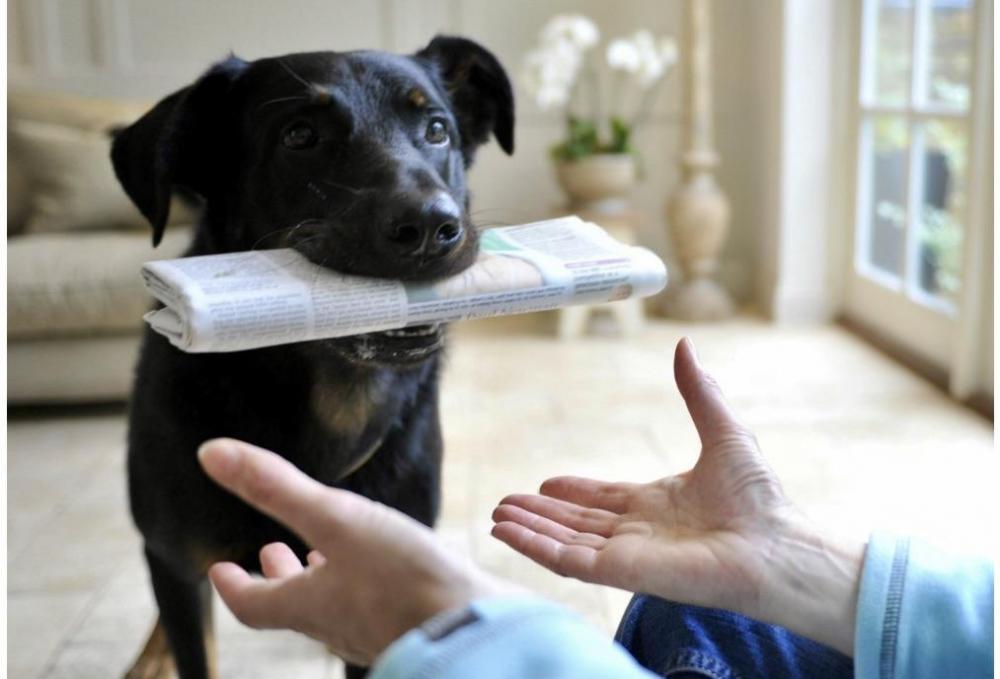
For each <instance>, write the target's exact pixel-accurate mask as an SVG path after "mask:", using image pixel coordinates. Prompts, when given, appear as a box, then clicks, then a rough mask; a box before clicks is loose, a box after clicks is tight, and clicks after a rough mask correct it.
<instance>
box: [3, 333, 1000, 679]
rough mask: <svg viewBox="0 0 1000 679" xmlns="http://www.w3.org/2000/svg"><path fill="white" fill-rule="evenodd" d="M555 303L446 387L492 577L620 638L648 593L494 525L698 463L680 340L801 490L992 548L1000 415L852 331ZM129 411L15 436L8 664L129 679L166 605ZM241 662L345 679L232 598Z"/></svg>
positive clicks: (230, 645) (454, 496) (233, 668)
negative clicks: (494, 533) (563, 330)
mask: <svg viewBox="0 0 1000 679" xmlns="http://www.w3.org/2000/svg"><path fill="white" fill-rule="evenodd" d="M549 325H551V318H549V317H525V318H521V319H505V320H504V321H484V322H479V323H472V324H466V325H465V326H463V327H461V328H459V330H458V332H457V336H456V339H455V341H454V343H453V350H452V354H451V358H450V361H449V363H450V366H449V369H448V372H447V376H446V380H445V383H446V386H445V389H444V396H443V399H444V403H443V410H444V417H445V430H446V439H447V463H446V466H445V474H444V488H445V505H444V513H443V516H442V519H441V522H440V533H441V535H442V537H443V539H445V540H446V541H447V542H448V543H449V544H451V545H452V546H453V547H454V548H455V549H457V550H461V551H462V552H463V553H465V554H467V555H468V557H469V558H470V559H472V560H474V561H476V562H478V563H480V564H482V565H484V566H485V567H487V568H490V569H492V570H493V571H495V572H497V573H499V574H501V575H504V576H506V577H509V578H512V579H514V580H517V581H519V582H521V583H523V584H525V585H528V586H530V587H532V588H534V589H536V590H537V591H539V592H541V593H543V594H545V595H547V596H550V597H552V598H555V599H557V600H559V601H561V602H564V603H565V604H567V605H569V606H571V607H572V608H574V609H576V610H578V611H580V612H581V613H582V614H583V615H585V616H586V617H588V618H589V619H591V620H593V621H594V622H595V623H596V624H598V625H601V626H602V627H603V628H605V629H606V630H608V631H609V633H610V631H611V630H612V629H613V628H614V625H615V623H616V621H617V618H618V616H619V614H620V613H621V610H622V608H623V606H624V604H625V602H626V601H627V595H625V594H624V593H621V592H617V591H613V590H609V589H606V588H601V587H594V586H589V585H584V584H581V583H576V582H572V581H568V580H563V579H560V578H558V577H556V576H554V575H551V574H549V573H547V572H545V571H543V570H542V569H541V568H539V567H536V566H534V565H533V564H531V563H530V562H528V561H526V560H525V559H523V558H521V557H519V556H518V555H516V554H514V553H513V552H511V551H510V550H509V549H507V548H506V547H504V546H503V545H501V544H498V543H497V542H496V541H494V540H493V539H492V538H491V537H490V536H489V532H488V529H489V526H490V520H489V516H490V512H491V510H492V508H493V506H494V505H495V503H496V501H497V500H498V499H499V498H500V497H502V496H503V495H505V494H507V493H510V492H515V491H526V490H533V489H535V488H536V487H537V486H538V483H539V482H540V481H542V480H543V479H545V478H546V477H548V476H550V475H555V474H560V473H574V474H581V475H593V476H595V477H600V478H613V479H630V480H642V479H650V478H654V477H657V476H660V475H665V474H670V473H675V472H679V471H682V470H684V469H685V468H687V467H688V466H689V465H691V464H692V462H693V461H694V459H695V456H696V454H697V450H698V446H697V441H696V438H695V436H694V432H693V429H692V427H691V425H690V423H689V421H688V419H687V416H686V414H685V412H684V409H683V404H682V402H681V400H680V397H679V396H678V395H677V393H676V390H675V389H674V386H673V382H672V377H671V354H672V348H673V346H674V343H675V342H676V340H677V339H678V338H679V337H680V336H681V335H682V334H690V335H691V336H692V337H693V338H694V340H695V342H696V344H697V346H698V348H699V352H700V354H701V357H702V360H703V362H704V363H705V364H706V365H707V366H708V367H709V368H710V370H711V371H712V372H713V373H714V375H715V376H716V378H717V379H718V380H719V381H720V382H721V383H722V385H723V387H724V388H725V390H726V391H727V393H728V394H729V395H730V398H731V400H732V401H733V403H734V404H735V405H736V407H737V408H738V409H739V411H740V412H741V413H742V415H743V417H744V419H745V420H746V421H747V422H748V423H750V424H751V425H752V426H753V427H754V428H755V429H756V431H757V433H758V438H759V440H760V443H761V445H762V446H763V448H764V451H765V453H766V454H767V455H768V457H769V459H770V460H771V461H772V463H773V465H774V466H775V467H776V468H777V470H778V472H779V473H780V474H781V475H782V477H783V478H784V479H785V482H786V487H787V490H788V492H789V493H790V494H791V495H792V497H793V498H794V499H795V500H797V501H798V502H799V503H800V504H801V505H803V506H804V507H805V508H806V509H807V510H808V511H809V512H810V513H811V514H812V515H813V516H814V517H815V518H816V519H817V520H819V521H821V522H823V523H826V524H829V525H831V526H834V527H836V528H838V529H840V530H841V531H844V532H849V533H856V534H864V533H865V532H866V530H867V529H868V528H869V527H872V526H892V527H895V528H899V529H902V530H907V531H913V532H917V533H921V534H924V535H928V536H931V537H933V538H936V539H937V540H938V541H939V542H943V543H945V544H947V545H951V546H955V547H960V548H975V547H976V546H977V545H979V543H980V542H981V541H982V540H983V539H984V536H987V535H997V534H1000V532H998V531H997V530H996V528H995V526H989V525H986V524H987V521H989V516H990V514H989V512H988V511H987V508H988V506H989V505H990V502H991V499H990V498H991V496H992V495H994V494H995V479H996V475H995V465H994V455H993V429H992V426H991V425H990V423H988V422H986V421H984V420H982V419H981V418H979V417H978V416H976V415H975V414H973V413H971V412H969V411H967V410H965V409H963V408H961V407H959V406H957V405H955V404H954V403H952V402H951V401H949V400H948V399H947V398H945V396H944V395H942V394H941V393H939V392H938V391H936V390H935V389H934V388H932V387H930V386H929V385H927V384H926V383H924V382H923V381H921V380H920V379H918V378H916V377H914V376H912V375H911V374H910V373H908V372H907V371H906V370H904V369H902V368H899V367H897V366H896V365H895V364H893V363H892V362H890V361H889V360H887V359H886V358H885V357H884V356H882V355H880V354H879V353H877V352H876V351H874V350H872V349H870V348H869V347H867V346H866V345H865V344H863V343H861V342H860V341H858V340H856V339H855V338H853V337H852V336H851V335H849V334H847V333H846V332H844V331H843V330H841V329H838V328H835V327H825V328H791V329H787V328H783V329H775V328H773V327H771V326H769V325H766V324H764V323H762V322H759V321H755V320H749V319H744V320H739V321H734V322H731V323H725V324H720V325H711V326H697V327H685V326H682V325H678V324H667V323H657V324H655V325H652V326H650V327H649V328H648V329H647V330H646V331H645V332H644V333H643V334H642V335H641V336H640V337H638V338H637V339H635V340H633V341H631V342H624V341H621V340H617V339H614V338H588V339H585V340H582V341H578V342H571V343H560V342H558V341H556V340H554V339H551V337H550V336H549V335H548V334H546V331H547V329H548V326H549ZM123 441H124V420H123V416H122V415H121V413H119V412H104V413H97V414H95V413H90V414H82V415H66V414H62V415H59V416H58V417H48V418H40V417H30V418H23V417H22V418H15V419H12V420H11V422H10V427H9V430H8V444H9V461H8V474H9V477H8V482H9V483H8V489H9V505H8V516H9V519H8V532H9V542H8V554H9V560H8V578H9V584H8V611H9V618H8V630H9V631H8V650H9V658H8V671H9V676H11V677H13V678H15V679H21V678H25V679H26V678H30V677H40V676H44V677H73V678H88V677H102V678H103V677H109V676H117V675H120V674H121V672H122V670H124V669H125V668H126V666H127V665H128V663H129V662H130V660H131V659H132V657H133V655H134V654H135V653H136V651H137V650H138V649H139V647H140V645H141V643H142V641H143V640H144V639H145V635H146V633H147V631H148V628H149V626H150V625H151V624H152V622H153V617H154V609H153V604H152V598H151V594H150V592H149V589H148V587H147V585H146V581H145V577H146V576H145V571H144V566H143V563H142V560H141V557H140V553H139V543H138V540H137V538H136V535H135V533H134V532H133V529H132V527H131V524H130V521H129V518H128V514H127V510H126V505H125V497H124V483H123V466H122V460H123V457H124V453H123V447H124V446H123ZM219 611H220V613H219V616H218V618H219V619H220V620H221V622H220V628H221V629H220V633H219V645H220V647H219V651H220V653H219V655H220V669H221V673H222V676H223V677H241V678H252V677H293V676H294V677H297V678H302V679H308V678H310V677H316V678H320V677H331V678H332V677H339V676H340V669H339V663H338V662H337V661H335V660H333V659H331V658H330V657H329V656H328V655H327V654H326V652H325V650H324V649H323V647H322V646H320V645H319V644H316V643H313V642H311V641H309V640H306V639H303V638H299V637H297V636H296V635H294V634H291V633H279V632H254V631H252V630H248V629H244V628H242V627H241V626H240V625H239V624H238V623H237V622H235V620H233V619H232V617H231V616H229V615H228V613H226V612H224V611H223V610H222V607H221V606H220V607H219Z"/></svg>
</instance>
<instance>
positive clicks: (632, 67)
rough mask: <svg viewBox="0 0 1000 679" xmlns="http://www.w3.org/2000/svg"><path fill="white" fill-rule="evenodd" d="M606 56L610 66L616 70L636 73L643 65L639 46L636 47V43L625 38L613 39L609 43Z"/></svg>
mask: <svg viewBox="0 0 1000 679" xmlns="http://www.w3.org/2000/svg"><path fill="white" fill-rule="evenodd" d="M605 57H606V59H607V61H608V66H610V67H611V68H612V69H614V70H616V71H625V72H626V73H635V72H637V71H638V70H639V67H640V66H641V59H640V57H639V50H638V48H636V46H635V44H634V43H632V42H630V41H628V40H625V39H624V38H617V39H615V40H612V41H611V43H610V44H608V49H607V52H606V53H605Z"/></svg>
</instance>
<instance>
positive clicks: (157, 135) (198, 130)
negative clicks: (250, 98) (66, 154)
mask: <svg viewBox="0 0 1000 679" xmlns="http://www.w3.org/2000/svg"><path fill="white" fill-rule="evenodd" d="M247 66H248V64H247V62H245V61H243V60H242V59H239V58H238V57H235V56H231V57H229V58H228V59H226V60H225V61H222V62H220V63H218V64H216V65H215V66H213V67H212V68H210V69H209V70H208V71H207V72H206V73H205V74H204V75H202V76H201V78H199V79H198V80H197V81H196V82H195V83H194V84H193V85H190V86H188V87H185V88H184V89H182V90H178V91H177V92H174V93H173V94H171V95H170V96H169V97H167V98H166V99H164V100H162V101H161V102H160V103H158V104H157V105H156V106H154V107H153V109H152V110H151V111H149V112H148V113H147V114H146V115H144V116H143V117H142V118H140V119H139V120H138V121H136V122H135V123H133V124H132V125H130V126H129V127H126V128H125V129H123V130H121V131H119V132H118V133H117V134H116V135H115V138H114V142H113V143H112V145H111V162H112V164H113V165H114V167H115V174H116V175H117V176H118V181H120V182H121V184H122V186H123V187H124V188H125V192H126V193H127V194H128V195H129V198H131V199H132V202H133V203H135V204H136V207H138V208H139V211H140V212H142V214H143V216H145V217H146V219H148V220H149V222H150V224H152V226H153V245H154V246H155V245H159V243H160V239H161V238H163V230H164V228H165V227H166V225H167V218H168V217H169V216H170V196H171V194H172V193H173V190H174V189H175V188H185V189H190V190H193V191H195V192H196V193H199V194H201V195H202V196H204V197H208V195H209V194H211V193H212V189H213V186H215V185H217V182H218V178H219V177H221V176H222V174H221V172H220V170H221V168H222V163H223V162H225V158H226V157H227V155H228V154H229V153H230V152H231V149H230V148H228V142H227V139H229V135H227V133H226V130H227V125H226V122H227V121H226V115H227V113H226V112H227V111H228V108H229V107H228V106H226V96H227V95H228V93H229V90H230V88H231V87H232V84H233V82H235V80H236V79H237V78H238V77H239V75H240V74H241V73H242V72H243V71H244V70H245V69H246V67H247Z"/></svg>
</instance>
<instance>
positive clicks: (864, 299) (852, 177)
mask: <svg viewBox="0 0 1000 679" xmlns="http://www.w3.org/2000/svg"><path fill="white" fill-rule="evenodd" d="M861 7H862V2H845V3H840V5H839V10H840V12H841V14H840V16H839V17H838V21H837V25H839V26H841V27H843V28H844V29H846V30H844V33H846V35H845V36H844V37H848V38H849V41H847V42H848V44H849V45H850V57H849V58H842V59H840V60H839V63H838V65H837V66H838V68H840V69H844V70H845V71H846V72H847V76H846V77H844V76H843V74H841V75H840V76H837V75H836V74H835V77H834V80H835V82H842V83H845V84H846V85H847V87H845V88H843V89H844V90H846V91H843V92H841V93H840V96H838V100H839V103H847V104H848V110H849V114H848V115H847V116H846V119H847V120H848V121H849V122H848V124H846V125H841V126H838V127H839V131H836V132H835V135H836V136H838V137H839V138H841V139H842V140H843V144H842V145H841V146H842V147H843V148H846V149H848V150H849V153H848V154H847V156H848V159H849V160H848V162H845V163H844V164H843V166H842V168H841V172H840V173H839V174H840V175H841V176H842V177H843V178H844V181H843V184H842V190H841V191H838V193H839V194H840V195H841V196H843V197H844V201H843V204H842V205H841V206H840V209H838V210H835V213H834V217H833V219H832V221H831V224H832V227H833V228H832V229H831V236H832V240H833V243H832V249H833V250H834V251H835V252H839V253H840V257H841V262H840V264H839V267H838V268H839V269H840V271H841V272H842V273H841V274H840V281H841V287H842V292H841V294H840V295H838V296H839V297H840V302H839V306H840V308H841V311H842V315H843V316H844V317H846V318H847V319H849V320H851V321H853V322H855V323H857V324H860V325H861V326H864V327H865V328H867V329H869V330H871V331H872V332H873V333H874V334H876V335H879V336H881V337H882V338H884V339H886V340H887V341H888V342H890V343H892V344H895V345H898V347H899V348H900V349H902V350H903V351H904V352H907V353H910V354H915V355H916V356H918V357H919V358H920V359H921V360H922V361H925V362H927V363H929V364H931V365H932V366H933V367H934V368H936V369H938V370H940V371H943V372H944V373H945V374H947V375H948V376H949V385H948V386H949V389H950V391H951V392H952V394H953V395H955V396H956V397H958V398H963V399H964V398H968V397H969V396H971V395H973V393H975V392H976V391H980V390H983V391H988V392H989V393H992V386H989V387H987V386H986V382H988V383H989V385H992V375H990V376H988V379H987V376H985V375H984V374H983V370H984V363H985V361H984V360H983V356H984V354H986V352H989V354H988V355H989V356H992V346H988V347H987V346H984V342H983V337H984V335H986V334H989V333H984V323H986V322H987V320H988V319H986V318H984V314H983V309H984V308H985V307H986V305H985V304H984V303H983V295H990V296H992V291H991V290H988V289H987V286H986V282H985V280H984V279H988V278H989V276H988V275H987V274H988V273H989V269H987V266H991V262H992V260H991V259H987V256H990V257H991V253H987V249H988V248H987V244H988V242H989V240H991V239H989V236H990V234H991V232H992V228H993V215H992V211H991V210H990V209H988V206H991V205H992V202H989V203H988V202H987V199H988V198H989V197H990V195H991V191H990V190H991V188H992V177H993V173H992V156H993V154H992V143H989V144H987V143H980V144H978V145H976V144H974V143H973V140H982V141H983V142H986V141H987V140H989V141H990V142H992V111H993V107H992V98H993V58H992V56H993V55H992V49H993V45H992V33H993V2H992V0H977V2H976V21H975V24H976V26H977V35H976V38H975V40H976V44H975V48H974V49H975V50H976V59H975V62H976V63H975V71H974V73H973V74H972V82H971V84H972V86H973V99H972V101H971V103H970V109H969V114H968V121H969V127H968V131H969V134H970V156H969V167H968V168H967V172H968V176H969V205H968V209H967V214H966V215H964V216H965V219H966V224H965V232H964V235H963V238H964V263H963V264H964V265H963V279H962V289H961V294H960V298H959V300H957V305H956V310H955V311H953V312H951V313H949V312H947V311H945V310H943V309H942V307H941V306H937V308H935V307H934V306H931V305H921V304H918V303H916V302H913V301H912V300H910V299H907V298H904V297H903V296H902V295H901V294H900V288H903V287H905V285H906V283H905V281H906V271H905V268H904V275H903V278H902V280H901V281H891V280H887V278H886V277H880V276H879V275H878V273H877V272H871V271H867V272H864V273H859V272H857V271H856V261H857V257H858V250H857V245H858V243H857V242H856V234H857V223H858V220H859V218H860V217H859V209H865V207H866V206H859V200H858V198H859V196H858V186H859V182H858V177H859V174H860V172H859V168H860V165H861V163H862V162H864V159H863V158H862V157H861V153H860V144H859V142H860V138H859V137H860V131H861V124H860V123H861V117H862V116H861V107H860V105H859V93H860V75H861V69H860V66H861V63H860V61H861V59H860V55H861V50H862V45H861V20H862V16H861V12H862V10H861ZM843 189H846V190H843ZM908 202H909V203H910V204H911V207H912V204H913V197H912V196H911V199H910V200H909V201H908ZM838 227H846V228H838ZM838 241H839V242H838ZM904 259H905V258H904ZM905 266H906V263H904V267H905ZM916 328H919V329H920V330H919V331H916V332H915V331H914V329H916ZM989 363H992V359H990V361H989Z"/></svg>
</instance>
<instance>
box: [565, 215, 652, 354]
mask: <svg viewBox="0 0 1000 679" xmlns="http://www.w3.org/2000/svg"><path fill="white" fill-rule="evenodd" d="M558 214H559V216H563V215H566V214H575V215H577V216H578V217H580V219H582V220H584V221H587V222H593V223H595V224H597V225H598V226H600V227H601V228H603V229H604V230H605V231H607V232H608V233H609V234H611V236H612V237H614V238H615V240H618V241H620V242H622V243H626V244H628V245H635V243H636V237H635V232H636V229H637V228H638V226H639V225H640V224H641V223H642V221H643V218H642V213H640V212H638V211H636V210H632V209H628V208H624V209H618V210H614V211H607V212H605V211H599V210H587V209H579V208H565V209H563V210H560V211H558ZM595 313H607V314H609V315H610V316H611V317H612V318H613V319H614V321H615V323H616V325H617V326H618V329H619V331H620V332H621V334H622V336H624V337H631V336H633V335H635V334H636V333H638V332H639V331H640V330H641V329H642V326H643V325H644V323H645V318H646V312H645V310H644V308H643V304H642V300H641V299H635V298H633V299H626V300H622V301H620V302H608V303H606V304H596V305H591V306H570V307H565V308H563V309H560V310H559V338H560V339H574V338H576V337H580V336H582V335H583V334H584V332H585V331H586V329H587V323H588V321H590V317H591V316H592V315H593V314H595Z"/></svg>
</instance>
